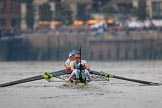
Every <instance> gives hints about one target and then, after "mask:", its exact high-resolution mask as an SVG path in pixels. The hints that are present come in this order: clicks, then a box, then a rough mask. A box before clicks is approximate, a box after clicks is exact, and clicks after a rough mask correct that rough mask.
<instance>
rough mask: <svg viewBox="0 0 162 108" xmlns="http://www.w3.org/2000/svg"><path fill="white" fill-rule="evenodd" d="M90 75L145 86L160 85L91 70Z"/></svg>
mask: <svg viewBox="0 0 162 108" xmlns="http://www.w3.org/2000/svg"><path fill="white" fill-rule="evenodd" d="M90 73H91V74H95V75H100V76H104V77H107V78H116V79H121V80H126V81H131V82H136V83H141V84H146V85H161V84H160V83H156V82H149V81H143V80H137V79H132V78H126V77H121V76H116V75H112V74H109V73H106V72H97V71H93V70H91V71H90Z"/></svg>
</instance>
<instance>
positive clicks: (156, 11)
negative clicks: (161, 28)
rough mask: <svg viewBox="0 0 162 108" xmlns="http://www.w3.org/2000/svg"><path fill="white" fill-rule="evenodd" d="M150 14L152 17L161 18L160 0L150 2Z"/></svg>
mask: <svg viewBox="0 0 162 108" xmlns="http://www.w3.org/2000/svg"><path fill="white" fill-rule="evenodd" d="M152 14H153V15H152V16H153V18H162V2H153V3H152Z"/></svg>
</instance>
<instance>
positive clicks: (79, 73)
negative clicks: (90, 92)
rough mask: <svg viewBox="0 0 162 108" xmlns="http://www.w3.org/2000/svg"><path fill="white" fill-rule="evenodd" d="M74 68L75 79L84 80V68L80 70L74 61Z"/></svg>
mask: <svg viewBox="0 0 162 108" xmlns="http://www.w3.org/2000/svg"><path fill="white" fill-rule="evenodd" d="M74 69H77V74H76V79H77V80H80V79H82V81H83V82H85V81H86V74H85V69H81V70H80V67H79V66H78V64H77V63H76V62H75V63H74Z"/></svg>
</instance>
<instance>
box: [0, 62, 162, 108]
mask: <svg viewBox="0 0 162 108" xmlns="http://www.w3.org/2000/svg"><path fill="white" fill-rule="evenodd" d="M89 64H90V65H91V69H93V70H96V71H105V72H108V73H111V74H114V75H118V76H122V77H128V78H133V79H139V80H146V81H153V82H159V83H162V61H122V62H99V61H98V62H89ZM63 68H64V66H63V62H0V83H5V82H9V81H14V80H18V79H23V78H28V77H32V76H35V75H40V74H42V73H44V72H54V71H57V70H62V69H63ZM64 83H65V82H63V81H62V80H60V79H57V78H53V79H52V82H50V83H49V82H47V81H46V80H39V81H34V82H28V83H23V84H18V85H14V86H9V87H4V88H0V108H161V107H162V85H161V86H148V85H147V86H146V85H142V84H139V83H135V82H129V81H124V80H119V79H113V78H112V79H110V81H104V80H103V81H92V82H90V83H89V84H88V85H87V86H84V87H65V86H63V84H64Z"/></svg>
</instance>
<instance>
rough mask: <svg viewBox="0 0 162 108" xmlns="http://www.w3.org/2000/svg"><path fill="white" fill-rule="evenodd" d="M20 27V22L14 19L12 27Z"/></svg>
mask: <svg viewBox="0 0 162 108" xmlns="http://www.w3.org/2000/svg"><path fill="white" fill-rule="evenodd" d="M18 26H19V20H18V19H12V27H18Z"/></svg>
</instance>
